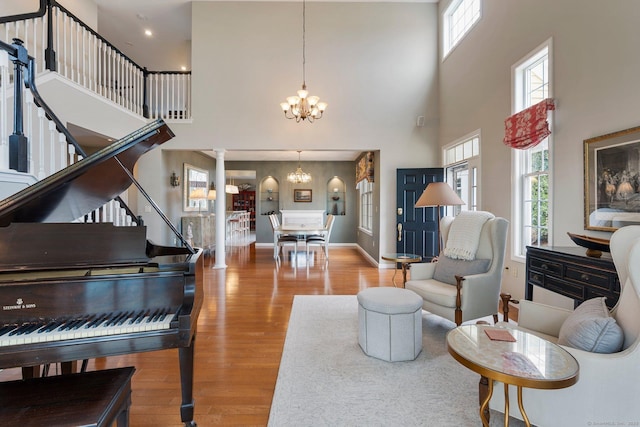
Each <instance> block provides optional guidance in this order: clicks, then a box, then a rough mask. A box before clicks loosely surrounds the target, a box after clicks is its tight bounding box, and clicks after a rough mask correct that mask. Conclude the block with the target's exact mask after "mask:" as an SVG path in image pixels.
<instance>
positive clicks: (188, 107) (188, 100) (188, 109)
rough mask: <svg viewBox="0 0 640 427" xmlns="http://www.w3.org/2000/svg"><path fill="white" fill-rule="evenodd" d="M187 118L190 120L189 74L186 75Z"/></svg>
mask: <svg viewBox="0 0 640 427" xmlns="http://www.w3.org/2000/svg"><path fill="white" fill-rule="evenodd" d="M186 77H187V112H188V114H187V117H188V118H191V74H187V76H186Z"/></svg>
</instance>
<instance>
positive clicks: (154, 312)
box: [147, 308, 160, 323]
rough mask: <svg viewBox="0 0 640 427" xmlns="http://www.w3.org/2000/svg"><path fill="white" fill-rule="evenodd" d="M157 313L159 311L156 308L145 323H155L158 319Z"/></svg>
mask: <svg viewBox="0 0 640 427" xmlns="http://www.w3.org/2000/svg"><path fill="white" fill-rule="evenodd" d="M159 312H160V309H159V308H156V309H155V310H154V311H153V314H151V315H150V316H149V318H148V319H147V323H150V322H155V321H156V318H157V317H158V313H159Z"/></svg>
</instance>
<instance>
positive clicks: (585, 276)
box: [580, 273, 589, 282]
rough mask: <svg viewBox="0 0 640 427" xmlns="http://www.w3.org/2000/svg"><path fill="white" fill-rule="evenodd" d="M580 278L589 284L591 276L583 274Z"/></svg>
mask: <svg viewBox="0 0 640 427" xmlns="http://www.w3.org/2000/svg"><path fill="white" fill-rule="evenodd" d="M580 278H581V279H582V280H584V281H585V282H588V281H589V275H588V274H586V273H582V274H581V275H580Z"/></svg>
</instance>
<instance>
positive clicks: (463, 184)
mask: <svg viewBox="0 0 640 427" xmlns="http://www.w3.org/2000/svg"><path fill="white" fill-rule="evenodd" d="M443 151H444V155H443V157H444V159H445V160H444V167H445V176H446V179H447V182H448V183H450V184H451V187H452V188H453V189H454V191H455V192H456V193H457V194H458V196H459V197H460V198H461V199H462V200H463V201H464V202H465V204H464V205H462V206H448V207H446V208H445V212H446V215H450V216H454V215H457V214H458V213H460V212H461V211H466V210H478V209H479V206H478V200H479V194H478V191H479V190H478V187H479V182H478V180H479V176H480V174H479V164H480V132H479V131H476V132H474V133H471V134H469V135H466V136H464V137H462V138H461V139H459V140H458V141H455V142H453V143H452V144H450V145H448V146H446V147H445V148H444V149H443Z"/></svg>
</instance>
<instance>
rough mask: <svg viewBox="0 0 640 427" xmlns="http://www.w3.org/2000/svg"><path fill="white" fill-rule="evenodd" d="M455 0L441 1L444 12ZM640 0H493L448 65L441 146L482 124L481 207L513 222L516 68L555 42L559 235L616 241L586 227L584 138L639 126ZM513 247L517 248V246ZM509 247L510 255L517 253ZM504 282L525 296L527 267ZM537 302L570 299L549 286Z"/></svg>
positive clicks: (562, 242)
mask: <svg viewBox="0 0 640 427" xmlns="http://www.w3.org/2000/svg"><path fill="white" fill-rule="evenodd" d="M448 3H449V1H441V4H440V10H444V8H446V6H447V5H448ZM638 22H640V2H636V1H628V0H613V1H610V2H607V3H606V4H604V3H603V2H602V1H600V0H562V1H557V0H519V1H511V0H490V1H486V0H485V1H484V2H483V10H482V19H481V21H480V22H479V23H478V25H477V26H476V27H475V28H474V29H473V30H472V32H471V33H470V34H469V36H468V37H467V38H466V39H464V40H463V41H462V42H461V43H460V45H459V46H458V47H457V48H456V49H455V50H454V51H453V52H452V53H451V54H450V55H449V57H447V58H446V60H445V61H444V62H443V63H442V64H441V68H440V143H441V144H442V145H444V144H447V143H449V142H451V141H453V140H455V139H457V138H459V137H461V136H463V135H465V134H467V133H469V132H471V131H473V130H475V129H481V130H482V190H483V191H482V208H483V209H485V210H489V211H492V212H495V213H496V215H500V216H504V217H506V218H510V214H511V196H510V195H511V189H512V180H511V179H510V173H509V171H510V165H511V154H512V153H511V149H509V148H507V147H506V146H504V145H503V143H502V138H503V136H504V119H505V118H506V117H508V116H509V115H510V114H511V66H512V65H513V64H514V63H516V62H517V61H518V60H520V59H521V58H523V57H524V56H525V55H527V54H528V53H529V52H531V51H532V50H533V49H535V48H536V47H537V46H539V45H540V44H541V43H542V42H544V41H545V40H547V39H549V38H553V70H552V71H551V73H552V77H553V93H554V98H555V99H556V102H557V110H556V111H555V116H554V119H555V123H554V134H553V141H554V147H553V153H552V157H553V165H552V167H553V205H554V210H553V235H554V242H553V243H554V245H556V246H575V245H574V244H573V243H572V242H571V241H570V240H569V238H568V237H567V235H566V233H567V232H568V231H569V232H573V233H579V234H590V235H596V236H600V237H605V238H608V237H609V235H610V234H609V233H596V232H592V231H585V230H584V229H583V223H584V215H583V209H584V208H583V160H582V159H583V140H584V139H587V138H590V137H594V136H598V135H603V134H606V133H609V132H613V131H617V130H622V129H627V128H630V127H634V126H638V125H639V124H640V116H639V115H638V111H640V97H639V96H638V93H637V92H638V91H637V89H638V76H639V75H640V56H638V55H637V49H638V45H639V42H640V33H639V32H638V28H637V26H638ZM510 246H511V245H509V248H508V251H511V247H510ZM509 253H510V252H509ZM506 266H509V268H510V271H512V272H513V271H517V274H518V277H514V276H513V275H512V274H511V273H510V274H508V275H505V287H506V290H508V291H510V292H511V293H512V294H513V295H514V296H515V297H517V298H521V297H522V296H523V295H524V275H525V268H524V264H522V263H518V262H515V261H512V260H507V262H506ZM534 294H535V296H536V300H544V301H547V302H554V303H558V304H560V305H570V303H569V302H568V301H567V300H565V299H560V298H555V297H554V295H549V294H547V293H546V292H544V291H543V290H541V289H538V288H537V289H536V290H535V291H534Z"/></svg>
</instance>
